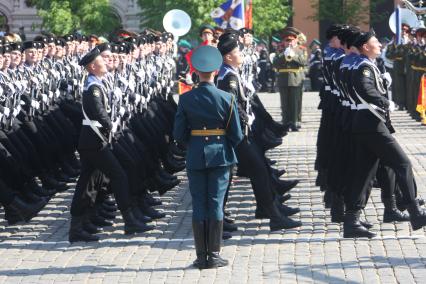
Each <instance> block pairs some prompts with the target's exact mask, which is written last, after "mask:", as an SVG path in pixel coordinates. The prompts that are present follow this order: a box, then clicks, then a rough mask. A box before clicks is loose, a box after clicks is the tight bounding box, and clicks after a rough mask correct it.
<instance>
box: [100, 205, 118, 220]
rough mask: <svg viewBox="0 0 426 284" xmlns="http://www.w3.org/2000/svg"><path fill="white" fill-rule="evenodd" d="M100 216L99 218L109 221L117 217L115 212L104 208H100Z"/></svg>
mask: <svg viewBox="0 0 426 284" xmlns="http://www.w3.org/2000/svg"><path fill="white" fill-rule="evenodd" d="M98 214H99V216H101V217H103V218H105V219H109V220H114V219H115V217H116V216H115V214H114V212H111V211H107V210H105V209H103V208H102V207H100V208H98Z"/></svg>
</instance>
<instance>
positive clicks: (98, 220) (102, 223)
mask: <svg viewBox="0 0 426 284" xmlns="http://www.w3.org/2000/svg"><path fill="white" fill-rule="evenodd" d="M90 222H92V223H93V224H94V225H96V226H99V227H110V226H112V225H113V224H114V222H113V221H111V220H108V219H105V218H103V217H101V216H99V215H97V214H94V215H92V216H90Z"/></svg>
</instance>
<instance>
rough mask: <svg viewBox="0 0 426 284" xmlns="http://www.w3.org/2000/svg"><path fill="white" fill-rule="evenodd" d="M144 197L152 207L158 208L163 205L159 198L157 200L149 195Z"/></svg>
mask: <svg viewBox="0 0 426 284" xmlns="http://www.w3.org/2000/svg"><path fill="white" fill-rule="evenodd" d="M144 197H145V199H146V201H147V202H148V204H149V205H150V206H158V205H162V204H163V203H162V202H161V200H160V199H159V198H155V197H154V196H152V195H151V194H149V193H146V194H144Z"/></svg>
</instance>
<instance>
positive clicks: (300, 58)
mask: <svg viewBox="0 0 426 284" xmlns="http://www.w3.org/2000/svg"><path fill="white" fill-rule="evenodd" d="M297 36H298V33H297V31H296V30H295V29H294V28H291V27H289V28H286V29H284V31H283V38H284V48H285V50H284V52H282V53H281V54H279V55H277V56H276V58H275V60H274V63H273V66H274V68H275V70H276V72H277V73H278V89H279V91H280V99H281V116H282V120H283V123H285V124H287V125H289V126H290V129H291V130H292V131H298V130H299V129H300V127H301V124H300V122H299V106H300V102H299V100H301V99H302V98H301V96H300V94H301V93H302V88H303V79H304V67H305V66H306V64H307V55H306V52H305V51H304V50H303V49H301V48H300V47H299V46H298V44H297Z"/></svg>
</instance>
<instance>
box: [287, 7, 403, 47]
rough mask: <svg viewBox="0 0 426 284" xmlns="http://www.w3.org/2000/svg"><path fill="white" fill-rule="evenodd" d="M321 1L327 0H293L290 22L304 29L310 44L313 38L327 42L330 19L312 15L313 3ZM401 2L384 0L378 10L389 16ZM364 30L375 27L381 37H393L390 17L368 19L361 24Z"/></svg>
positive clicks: (313, 11) (313, 12)
mask: <svg viewBox="0 0 426 284" xmlns="http://www.w3.org/2000/svg"><path fill="white" fill-rule="evenodd" d="M321 1H327V0H292V1H291V4H292V6H293V17H292V19H291V20H290V24H291V25H293V26H295V27H297V28H298V29H300V30H301V31H303V32H304V33H305V34H306V36H307V38H308V44H309V43H310V42H311V41H312V40H313V39H315V38H316V39H320V40H321V41H322V42H325V31H326V29H327V28H328V26H329V25H330V22H329V21H315V20H312V19H311V17H312V16H313V15H314V14H315V10H314V9H313V8H312V3H315V2H316V3H319V4H320V5H321ZM359 1H360V2H363V3H364V5H366V4H367V5H368V4H370V0H359ZM398 3H399V0H388V1H384V2H383V3H382V4H381V5H380V6H379V7H378V10H380V11H383V12H385V13H387V14H388V15H389V16H390V15H391V14H392V12H393V11H394V9H395V7H396V5H397V4H398ZM365 13H368V18H370V17H369V13H370V11H365ZM361 28H362V29H363V30H368V29H369V28H374V30H375V31H376V33H377V34H378V35H379V37H388V38H391V37H392V32H391V30H390V28H389V24H388V18H387V19H384V20H383V21H379V22H375V21H367V23H364V24H362V25H361Z"/></svg>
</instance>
